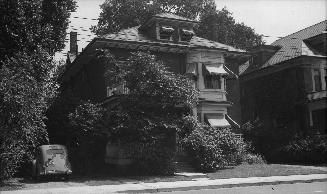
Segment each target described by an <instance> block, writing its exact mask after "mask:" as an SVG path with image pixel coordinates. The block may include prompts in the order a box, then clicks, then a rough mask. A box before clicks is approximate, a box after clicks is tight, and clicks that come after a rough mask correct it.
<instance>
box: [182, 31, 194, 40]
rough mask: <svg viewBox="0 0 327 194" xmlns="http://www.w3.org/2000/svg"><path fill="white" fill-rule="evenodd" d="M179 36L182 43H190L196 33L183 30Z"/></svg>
mask: <svg viewBox="0 0 327 194" xmlns="http://www.w3.org/2000/svg"><path fill="white" fill-rule="evenodd" d="M179 34H180V35H179V36H180V40H181V41H185V42H188V41H190V40H191V39H192V37H193V36H194V32H193V31H191V30H185V29H181V30H180V31H179Z"/></svg>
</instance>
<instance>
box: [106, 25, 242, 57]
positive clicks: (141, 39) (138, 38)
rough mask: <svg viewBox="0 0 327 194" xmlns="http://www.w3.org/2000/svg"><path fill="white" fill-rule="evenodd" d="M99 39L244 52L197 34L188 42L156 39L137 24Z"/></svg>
mask: <svg viewBox="0 0 327 194" xmlns="http://www.w3.org/2000/svg"><path fill="white" fill-rule="evenodd" d="M100 38H101V39H106V40H112V41H121V42H125V43H128V42H131V43H132V42H133V43H139V44H155V45H162V46H167V45H168V46H175V47H178V46H180V47H183V48H185V47H188V48H190V49H196V48H205V49H221V50H226V51H231V52H242V53H243V52H245V51H244V50H241V49H237V48H234V47H232V46H228V45H225V44H222V43H219V42H214V41H210V40H207V39H204V38H200V37H197V36H193V37H192V39H191V40H190V42H188V43H185V42H183V43H180V42H162V41H158V40H156V39H153V38H150V37H148V36H146V35H144V34H143V33H142V32H141V31H140V30H139V26H136V27H133V28H128V29H125V30H121V31H120V32H118V33H114V34H107V35H104V36H101V37H100Z"/></svg>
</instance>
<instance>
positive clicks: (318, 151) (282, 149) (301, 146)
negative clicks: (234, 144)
mask: <svg viewBox="0 0 327 194" xmlns="http://www.w3.org/2000/svg"><path fill="white" fill-rule="evenodd" d="M242 130H243V134H244V138H245V139H246V140H248V141H250V142H251V143H252V145H253V147H254V151H255V152H256V153H259V154H262V155H263V156H264V157H265V159H267V161H268V162H274V163H276V162H278V163H302V164H310V163H311V164H317V163H325V162H326V158H327V157H326V153H327V144H326V137H325V136H317V135H307V134H300V133H299V132H298V131H296V130H292V129H290V128H287V127H280V128H272V129H271V128H266V127H264V126H263V125H262V124H261V123H260V122H259V121H256V122H248V123H246V124H245V125H244V126H243V127H242Z"/></svg>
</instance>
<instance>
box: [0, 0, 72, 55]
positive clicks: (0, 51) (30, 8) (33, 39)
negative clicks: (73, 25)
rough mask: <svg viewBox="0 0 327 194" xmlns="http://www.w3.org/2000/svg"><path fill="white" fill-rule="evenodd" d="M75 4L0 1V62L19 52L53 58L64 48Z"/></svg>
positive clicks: (62, 0)
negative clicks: (43, 52) (42, 53)
mask: <svg viewBox="0 0 327 194" xmlns="http://www.w3.org/2000/svg"><path fill="white" fill-rule="evenodd" d="M74 10H75V1H74V0H31V1H29V0H12V1H6V0H0V26H1V28H0V59H1V60H3V59H4V57H5V56H11V55H13V53H15V52H17V51H24V52H26V53H30V52H35V51H36V50H37V47H41V48H43V49H45V50H46V51H47V52H48V53H49V54H50V55H53V54H54V53H55V52H57V51H60V50H61V49H63V48H64V46H65V43H64V41H65V37H66V29H67V27H68V23H69V21H68V19H69V16H70V12H71V11H74Z"/></svg>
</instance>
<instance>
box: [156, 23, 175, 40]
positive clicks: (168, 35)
mask: <svg viewBox="0 0 327 194" xmlns="http://www.w3.org/2000/svg"><path fill="white" fill-rule="evenodd" d="M173 33H174V28H172V27H168V26H161V27H160V30H159V39H160V40H172V35H173Z"/></svg>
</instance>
